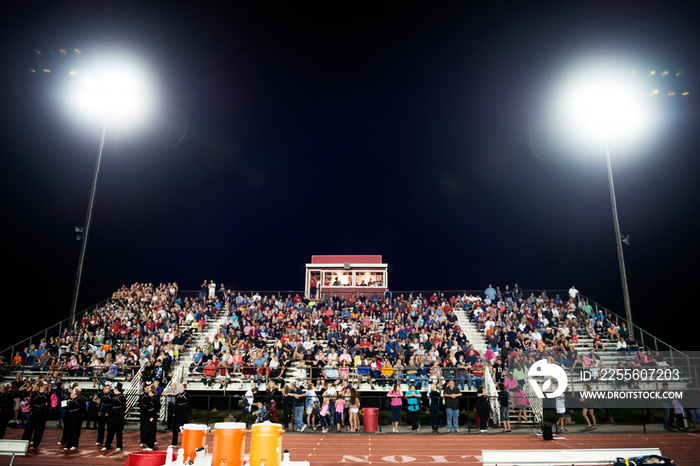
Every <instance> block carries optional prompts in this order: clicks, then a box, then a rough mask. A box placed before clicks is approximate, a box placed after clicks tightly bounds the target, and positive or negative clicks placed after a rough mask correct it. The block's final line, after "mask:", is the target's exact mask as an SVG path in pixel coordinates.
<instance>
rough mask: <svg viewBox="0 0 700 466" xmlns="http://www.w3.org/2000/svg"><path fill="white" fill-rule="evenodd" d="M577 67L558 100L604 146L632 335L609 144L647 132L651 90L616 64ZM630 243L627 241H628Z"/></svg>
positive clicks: (576, 128)
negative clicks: (589, 70)
mask: <svg viewBox="0 0 700 466" xmlns="http://www.w3.org/2000/svg"><path fill="white" fill-rule="evenodd" d="M581 71H582V70H580V69H579V70H577V72H576V73H572V74H571V75H570V76H571V79H570V80H567V81H566V82H567V84H566V86H563V88H562V95H561V98H560V101H559V104H560V105H561V110H562V113H560V115H559V117H560V118H561V119H562V121H564V122H565V123H566V124H567V125H568V126H569V129H570V130H571V131H572V134H574V135H575V136H576V137H577V138H578V139H579V140H581V141H584V142H588V143H592V144H593V145H594V146H595V147H598V148H603V147H604V148H605V157H606V163H607V170H608V184H609V186H610V201H611V204H612V213H613V224H614V228H615V240H616V243H617V257H618V262H619V266H620V278H621V281H622V294H623V300H624V305H625V314H626V318H627V323H628V326H629V332H630V336H631V337H632V338H634V324H633V322H632V309H631V305H630V297H629V289H628V286H627V273H626V270H625V260H624V254H623V251H622V242H623V236H622V235H621V233H620V222H619V218H618V214H617V201H616V199H615V187H614V184H613V175H612V164H611V160H610V144H611V143H615V144H625V145H629V144H631V143H632V142H635V140H637V139H641V136H642V135H643V134H645V132H646V130H647V129H648V127H649V123H650V109H649V108H648V105H649V104H648V101H649V97H648V93H647V92H646V91H644V89H643V87H642V86H641V85H640V83H639V82H638V81H636V80H635V79H633V76H634V74H633V73H624V72H620V71H619V70H618V71H616V70H615V68H612V67H611V68H606V69H598V70H595V71H593V72H592V73H585V72H581ZM626 243H627V242H626Z"/></svg>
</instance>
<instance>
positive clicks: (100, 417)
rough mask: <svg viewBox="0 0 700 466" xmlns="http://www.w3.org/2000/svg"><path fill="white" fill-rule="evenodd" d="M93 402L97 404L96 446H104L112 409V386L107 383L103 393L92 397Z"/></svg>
mask: <svg viewBox="0 0 700 466" xmlns="http://www.w3.org/2000/svg"><path fill="white" fill-rule="evenodd" d="M92 401H93V403H96V404H97V442H96V443H95V445H102V444H103V443H104V441H105V430H106V429H105V428H106V427H107V420H108V419H107V415H108V414H109V412H110V410H111V409H112V384H111V383H110V382H107V383H105V386H104V387H103V388H102V392H101V393H96V394H95V395H94V396H93V397H92Z"/></svg>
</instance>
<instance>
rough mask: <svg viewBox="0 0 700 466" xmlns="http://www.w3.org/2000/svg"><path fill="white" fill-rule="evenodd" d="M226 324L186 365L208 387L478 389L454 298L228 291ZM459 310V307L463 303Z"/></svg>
mask: <svg viewBox="0 0 700 466" xmlns="http://www.w3.org/2000/svg"><path fill="white" fill-rule="evenodd" d="M222 300H223V303H224V309H225V310H226V311H227V312H228V315H229V319H228V320H227V322H226V323H225V324H223V325H220V327H219V329H218V331H217V333H216V335H215V336H214V337H213V338H212V339H207V340H206V341H205V342H204V343H203V344H202V345H200V346H198V347H197V349H196V352H195V355H194V357H193V361H192V364H191V366H190V369H191V372H192V374H193V376H194V377H201V378H202V380H203V381H204V382H205V384H206V385H209V386H215V385H217V384H218V386H219V387H225V386H226V385H227V384H228V383H229V382H230V381H231V380H233V379H235V378H239V379H242V380H246V379H248V380H252V381H254V382H256V383H257V384H258V385H260V384H264V383H266V382H267V381H268V380H277V381H278V382H279V381H283V380H284V379H290V378H292V379H296V380H299V381H300V382H301V383H303V384H304V386H305V385H306V383H308V382H311V383H312V384H314V385H316V386H319V387H320V386H322V385H323V384H324V383H325V382H326V381H329V380H330V381H334V380H347V379H348V378H349V377H357V379H358V380H357V381H358V383H367V384H369V387H370V388H371V389H374V388H375V386H378V387H381V388H388V386H389V385H390V384H393V383H394V381H396V380H399V381H401V382H402V383H403V382H405V381H406V380H415V382H416V385H419V386H425V387H427V386H428V384H429V383H430V381H436V380H443V379H444V378H455V379H456V380H458V381H459V382H460V385H461V386H462V388H464V387H465V386H468V387H469V388H471V387H472V386H478V385H481V384H482V383H483V377H484V373H483V370H484V367H483V364H482V363H481V361H480V355H479V354H478V352H476V351H475V350H474V349H473V348H472V346H471V344H470V343H469V341H468V339H467V337H466V336H465V334H464V331H463V330H462V329H461V328H460V326H459V323H458V319H457V316H456V315H455V313H454V306H455V305H456V304H457V300H456V299H455V298H452V299H446V298H445V297H444V295H438V294H437V293H435V294H433V295H432V296H423V295H422V294H421V293H419V294H417V295H416V296H412V295H409V296H404V295H400V296H397V297H396V298H393V299H389V300H384V299H381V298H379V297H373V298H366V297H364V296H359V297H357V298H352V299H340V298H328V299H323V300H307V299H303V298H301V297H300V296H299V295H296V296H292V295H288V296H287V297H286V298H284V297H280V296H270V297H267V296H265V297H263V296H260V295H258V294H253V295H252V296H247V295H246V294H242V293H235V294H234V293H230V292H225V293H224V296H223V299H222ZM460 305H461V304H460Z"/></svg>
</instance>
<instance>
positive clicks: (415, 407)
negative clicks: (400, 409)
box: [404, 384, 421, 432]
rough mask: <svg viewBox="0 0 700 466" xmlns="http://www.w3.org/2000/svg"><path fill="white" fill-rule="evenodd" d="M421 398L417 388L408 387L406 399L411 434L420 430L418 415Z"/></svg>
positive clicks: (405, 394)
mask: <svg viewBox="0 0 700 466" xmlns="http://www.w3.org/2000/svg"><path fill="white" fill-rule="evenodd" d="M420 397H421V394H420V392H419V391H418V390H416V387H415V386H414V385H413V384H411V385H410V386H409V387H408V391H407V392H406V393H404V398H406V403H407V407H406V409H407V410H408V420H409V421H410V423H411V432H417V431H418V430H419V429H420V426H419V425H418V414H419V413H420Z"/></svg>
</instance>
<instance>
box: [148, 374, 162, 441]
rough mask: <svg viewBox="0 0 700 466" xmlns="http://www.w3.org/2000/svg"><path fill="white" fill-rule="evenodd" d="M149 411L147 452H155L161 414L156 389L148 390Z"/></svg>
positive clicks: (150, 388)
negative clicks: (159, 415)
mask: <svg viewBox="0 0 700 466" xmlns="http://www.w3.org/2000/svg"><path fill="white" fill-rule="evenodd" d="M148 398H149V400H148V411H147V414H146V432H145V443H146V448H145V449H144V450H145V451H153V449H154V448H155V446H156V432H157V430H158V414H159V413H160V400H159V399H158V396H157V395H156V389H155V387H153V386H151V387H149V389H148Z"/></svg>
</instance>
